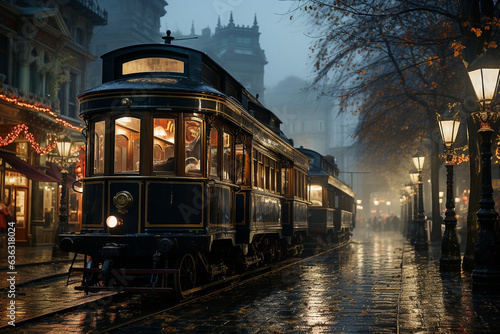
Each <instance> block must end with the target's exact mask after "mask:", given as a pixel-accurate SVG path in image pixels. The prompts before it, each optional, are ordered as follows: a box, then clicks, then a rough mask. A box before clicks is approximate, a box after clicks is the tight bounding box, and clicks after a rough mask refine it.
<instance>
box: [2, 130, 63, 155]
mask: <svg viewBox="0 0 500 334" xmlns="http://www.w3.org/2000/svg"><path fill="white" fill-rule="evenodd" d="M22 131H24V135H25V137H26V139H28V141H29V142H30V144H31V147H33V149H34V150H35V151H36V153H38V154H47V153H49V152H50V151H52V150H53V149H54V148H55V147H56V141H55V140H54V141H53V142H52V143H50V144H49V145H47V146H45V147H44V148H42V147H41V146H40V144H39V143H37V142H36V141H35V136H33V134H32V133H31V132H29V131H28V126H27V125H26V124H18V125H16V126H15V127H14V130H12V131H11V132H10V133H9V134H8V135H7V136H5V138H2V137H1V136H0V146H6V145H9V144H10V143H12V142H13V141H14V140H16V138H17V137H19V134H20V133H21V132H22Z"/></svg>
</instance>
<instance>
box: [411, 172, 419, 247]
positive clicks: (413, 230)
mask: <svg viewBox="0 0 500 334" xmlns="http://www.w3.org/2000/svg"><path fill="white" fill-rule="evenodd" d="M419 175H420V173H419V172H417V171H412V172H410V179H411V183H413V220H412V224H411V234H410V242H411V244H412V245H413V244H415V238H416V235H417V222H418V176H419Z"/></svg>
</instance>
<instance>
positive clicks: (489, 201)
mask: <svg viewBox="0 0 500 334" xmlns="http://www.w3.org/2000/svg"><path fill="white" fill-rule="evenodd" d="M467 72H468V74H469V78H470V80H471V82H472V86H473V87H474V91H475V93H476V96H477V100H478V103H479V111H477V112H475V113H474V114H473V115H474V116H475V117H476V118H478V119H479V121H480V123H481V127H480V129H479V131H478V132H479V135H480V136H481V200H480V201H479V211H478V212H477V214H476V215H477V220H478V222H479V229H480V230H479V234H478V236H477V240H476V248H475V249H474V270H473V272H472V283H473V287H474V289H483V290H484V289H494V290H495V291H498V288H499V287H500V263H499V262H500V261H499V260H498V253H497V250H496V248H497V245H496V241H495V231H494V225H495V222H496V221H497V219H498V215H497V213H496V211H495V209H494V207H495V202H494V200H493V187H492V185H491V136H492V134H493V129H492V128H491V126H490V122H493V121H495V120H496V118H497V117H498V113H497V110H498V106H497V105H496V103H495V97H496V94H497V91H498V77H499V74H500V58H498V57H493V56H491V55H489V56H488V55H486V56H482V57H480V58H478V59H476V60H475V61H474V62H472V63H471V64H470V65H469V66H468V67H467Z"/></svg>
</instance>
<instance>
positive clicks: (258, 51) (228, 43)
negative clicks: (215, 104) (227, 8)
mask: <svg viewBox="0 0 500 334" xmlns="http://www.w3.org/2000/svg"><path fill="white" fill-rule="evenodd" d="M194 24H195V23H194V22H193V24H192V28H191V33H190V34H189V35H182V32H173V33H172V34H173V35H174V37H176V40H175V42H174V43H175V44H177V45H183V46H187V47H191V48H194V49H197V50H200V51H203V52H205V53H207V54H208V55H209V56H210V57H211V58H213V59H214V60H215V61H216V62H217V63H219V64H221V65H222V66H223V67H224V68H225V69H226V70H227V71H228V72H229V73H231V75H232V76H234V77H235V78H236V80H238V81H239V82H240V83H241V84H242V85H243V86H245V88H246V89H248V91H249V92H250V93H251V94H252V95H254V96H256V97H258V98H259V100H261V101H262V100H263V97H264V66H265V65H266V64H267V60H266V55H265V53H264V50H262V48H261V47H260V43H259V36H260V32H259V25H258V23H257V17H256V16H255V17H254V21H253V24H252V26H240V25H236V24H235V23H234V19H233V13H231V16H230V18H229V23H228V24H227V25H226V26H224V25H222V24H221V22H220V18H219V20H218V22H217V25H216V27H215V32H214V33H213V34H212V31H211V29H210V28H208V27H207V28H204V29H202V31H201V35H196V33H195V28H194Z"/></svg>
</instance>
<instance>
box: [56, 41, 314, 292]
mask: <svg viewBox="0 0 500 334" xmlns="http://www.w3.org/2000/svg"><path fill="white" fill-rule="evenodd" d="M102 59H103V84H102V85H100V86H98V87H96V88H94V89H91V90H89V91H87V92H84V93H82V94H81V95H80V96H79V97H78V99H79V102H80V116H81V117H82V119H83V120H84V121H85V123H86V127H87V135H88V137H87V168H86V175H85V178H84V179H82V180H81V182H82V183H83V222H82V229H81V232H80V233H65V234H61V235H60V247H61V249H63V250H64V251H67V252H75V253H80V254H85V255H86V256H85V258H86V261H85V266H84V267H83V268H71V271H73V272H74V271H79V272H83V280H82V285H81V286H80V287H78V288H77V289H80V290H85V291H100V290H109V289H120V290H125V291H134V292H141V291H154V292H169V291H174V292H176V294H177V295H178V296H179V297H180V298H184V297H186V296H188V295H189V294H190V293H191V292H193V291H194V290H196V289H197V288H198V287H199V286H201V285H202V284H205V283H207V282H210V281H213V280H216V279H218V278H220V277H223V276H226V275H230V274H234V273H238V272H242V271H244V270H246V269H247V268H249V267H253V266H258V265H262V264H263V263H268V262H271V261H276V260H279V259H280V258H281V257H284V256H288V255H296V254H300V252H301V251H302V248H303V245H302V240H304V238H305V237H306V236H307V204H308V193H307V170H308V167H309V166H308V164H309V159H308V158H307V157H306V156H305V155H304V154H302V153H300V152H299V151H298V150H296V149H294V148H293V147H292V146H291V145H290V144H289V143H288V142H287V141H286V140H284V139H282V138H281V137H280V129H279V125H280V123H281V122H280V120H279V119H278V118H277V117H276V116H275V115H274V114H273V113H272V112H270V111H269V110H267V109H266V108H264V107H263V106H262V104H261V103H260V102H259V101H258V100H257V99H256V98H254V97H253V96H251V95H250V94H249V93H248V92H247V91H246V90H245V88H244V87H243V86H242V85H240V84H239V83H238V82H237V81H236V80H235V79H234V78H233V77H232V76H231V75H229V74H228V73H227V72H226V71H225V70H223V69H222V68H221V67H220V66H219V65H218V64H216V63H215V62H214V61H213V60H211V59H210V58H209V57H208V56H207V55H205V54H204V53H201V52H199V51H196V50H192V49H189V48H185V47H180V46H173V45H167V44H165V45H162V44H158V45H138V46H131V47H126V48H122V49H118V50H115V51H112V52H109V53H107V54H105V55H103V56H102Z"/></svg>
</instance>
